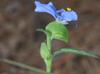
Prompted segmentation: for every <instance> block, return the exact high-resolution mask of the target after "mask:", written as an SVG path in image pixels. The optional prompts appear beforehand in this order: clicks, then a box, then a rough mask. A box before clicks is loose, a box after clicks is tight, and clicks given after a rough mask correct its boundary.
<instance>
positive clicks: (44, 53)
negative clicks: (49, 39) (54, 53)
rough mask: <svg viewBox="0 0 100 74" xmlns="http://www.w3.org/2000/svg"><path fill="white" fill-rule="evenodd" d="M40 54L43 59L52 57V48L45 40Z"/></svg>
mask: <svg viewBox="0 0 100 74" xmlns="http://www.w3.org/2000/svg"><path fill="white" fill-rule="evenodd" d="M40 54H41V57H42V58H43V59H48V58H49V57H51V54H50V50H49V49H48V47H47V45H46V43H44V42H42V43H41V47H40Z"/></svg>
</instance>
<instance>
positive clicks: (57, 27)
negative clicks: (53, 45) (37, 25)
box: [46, 21, 69, 43]
mask: <svg viewBox="0 0 100 74" xmlns="http://www.w3.org/2000/svg"><path fill="white" fill-rule="evenodd" d="M46 30H47V31H49V32H50V33H51V39H58V40H61V41H64V42H66V43H67V42H68V41H69V32H68V29H67V28H66V27H65V26H64V25H63V24H61V23H58V22H55V21H54V22H51V23H49V24H48V25H47V26H46Z"/></svg>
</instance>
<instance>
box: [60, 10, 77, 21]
mask: <svg viewBox="0 0 100 74" xmlns="http://www.w3.org/2000/svg"><path fill="white" fill-rule="evenodd" d="M61 16H62V17H63V20H66V21H77V20H78V16H77V13H76V12H75V11H65V12H62V14H61Z"/></svg>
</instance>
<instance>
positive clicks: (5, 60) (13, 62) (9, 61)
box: [2, 59, 44, 74]
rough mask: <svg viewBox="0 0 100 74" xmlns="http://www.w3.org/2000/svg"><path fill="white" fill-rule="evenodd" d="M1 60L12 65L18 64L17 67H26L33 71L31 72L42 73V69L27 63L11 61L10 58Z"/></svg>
mask: <svg viewBox="0 0 100 74" xmlns="http://www.w3.org/2000/svg"><path fill="white" fill-rule="evenodd" d="M2 62H5V63H8V64H11V65H14V66H18V67H21V68H24V69H27V70H30V71H33V72H37V73H40V74H43V73H44V71H43V70H40V69H37V68H34V67H31V66H28V65H25V64H22V63H18V62H15V61H11V60H8V59H2Z"/></svg>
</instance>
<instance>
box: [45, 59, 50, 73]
mask: <svg viewBox="0 0 100 74" xmlns="http://www.w3.org/2000/svg"><path fill="white" fill-rule="evenodd" d="M45 62H46V72H48V73H51V68H52V57H50V58H49V59H48V60H45Z"/></svg>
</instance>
